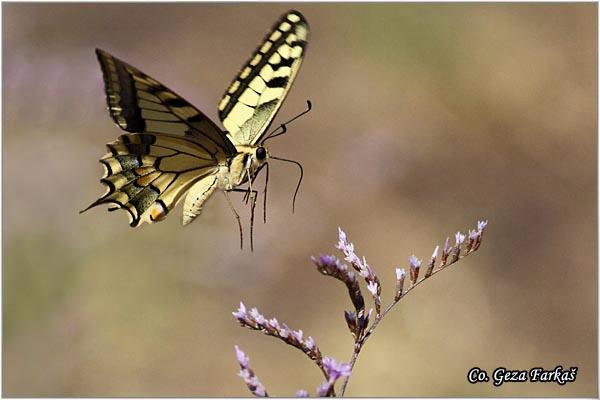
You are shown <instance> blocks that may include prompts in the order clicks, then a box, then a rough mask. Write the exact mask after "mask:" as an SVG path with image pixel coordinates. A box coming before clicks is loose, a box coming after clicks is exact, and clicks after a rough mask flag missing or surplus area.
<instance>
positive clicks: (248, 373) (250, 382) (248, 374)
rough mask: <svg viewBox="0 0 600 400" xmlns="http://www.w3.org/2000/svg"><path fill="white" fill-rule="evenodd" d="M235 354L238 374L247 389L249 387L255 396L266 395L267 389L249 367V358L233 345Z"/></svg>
mask: <svg viewBox="0 0 600 400" xmlns="http://www.w3.org/2000/svg"><path fill="white" fill-rule="evenodd" d="M235 354H236V356H237V359H238V362H239V363H240V373H239V374H238V375H239V376H240V377H241V378H242V379H243V380H244V382H246V385H247V386H248V389H250V391H251V392H252V394H253V395H255V396H256V397H268V396H269V395H268V394H267V390H266V389H265V387H264V386H263V384H262V383H260V381H259V380H258V378H257V377H256V375H254V371H252V370H251V369H250V366H249V361H250V360H249V358H248V357H246V354H244V352H243V351H242V350H241V349H240V348H239V347H238V346H235Z"/></svg>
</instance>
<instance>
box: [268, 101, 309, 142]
mask: <svg viewBox="0 0 600 400" xmlns="http://www.w3.org/2000/svg"><path fill="white" fill-rule="evenodd" d="M306 104H307V108H306V110H304V111H302V112H301V113H300V114H298V115H296V116H295V117H294V118H292V119H290V120H289V121H286V122H284V123H283V124H281V125H279V126H278V127H277V128H275V129H274V130H273V131H271V133H269V134H268V135H267V136H266V137H265V138H264V139H263V140H262V141H261V142H260V144H261V146H262V145H263V144H264V143H265V142H266V141H267V140H268V139H272V138H274V137H277V136H281V135H283V134H284V133H286V132H287V124H289V123H292V122H294V121H295V120H297V119H298V118H300V117H301V116H303V115H304V114H306V113H308V112H309V111H310V110H311V109H312V103H311V102H310V100H306ZM279 129H281V132H277V131H278V130H279ZM275 132H277V133H275Z"/></svg>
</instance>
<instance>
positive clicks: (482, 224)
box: [477, 221, 488, 232]
mask: <svg viewBox="0 0 600 400" xmlns="http://www.w3.org/2000/svg"><path fill="white" fill-rule="evenodd" d="M487 224H488V222H487V221H477V230H478V231H479V232H482V231H483V230H484V229H485V227H486V226H487Z"/></svg>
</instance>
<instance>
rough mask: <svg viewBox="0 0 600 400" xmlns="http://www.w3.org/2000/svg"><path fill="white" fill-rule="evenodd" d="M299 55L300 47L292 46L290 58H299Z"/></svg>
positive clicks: (300, 53) (300, 52)
mask: <svg viewBox="0 0 600 400" xmlns="http://www.w3.org/2000/svg"><path fill="white" fill-rule="evenodd" d="M301 55H302V47H300V46H294V47H293V48H292V58H300V56H301Z"/></svg>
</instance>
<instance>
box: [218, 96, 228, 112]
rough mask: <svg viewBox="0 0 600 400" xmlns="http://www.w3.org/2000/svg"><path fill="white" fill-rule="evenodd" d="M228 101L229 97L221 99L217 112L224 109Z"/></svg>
mask: <svg viewBox="0 0 600 400" xmlns="http://www.w3.org/2000/svg"><path fill="white" fill-rule="evenodd" d="M229 99H230V97H229V95H227V96H225V97H223V98H222V99H221V101H220V102H219V111H223V110H224V109H225V106H227V103H229Z"/></svg>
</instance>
